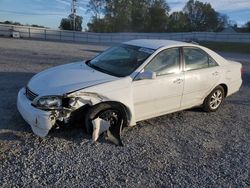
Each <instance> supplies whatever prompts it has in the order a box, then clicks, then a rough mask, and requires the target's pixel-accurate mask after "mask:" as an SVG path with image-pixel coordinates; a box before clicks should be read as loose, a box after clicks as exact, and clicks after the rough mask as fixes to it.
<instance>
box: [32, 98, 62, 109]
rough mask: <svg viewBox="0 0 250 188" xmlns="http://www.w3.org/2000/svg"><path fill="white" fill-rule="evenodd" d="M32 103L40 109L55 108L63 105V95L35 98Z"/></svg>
mask: <svg viewBox="0 0 250 188" xmlns="http://www.w3.org/2000/svg"><path fill="white" fill-rule="evenodd" d="M32 104H33V105H34V106H35V107H37V108H40V109H44V110H53V109H60V108H61V107H62V97H60V96H43V97H37V98H36V99H34V101H33V102H32Z"/></svg>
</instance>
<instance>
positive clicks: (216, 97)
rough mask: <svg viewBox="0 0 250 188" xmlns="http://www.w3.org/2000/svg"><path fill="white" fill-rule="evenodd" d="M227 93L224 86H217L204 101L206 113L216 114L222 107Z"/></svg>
mask: <svg viewBox="0 0 250 188" xmlns="http://www.w3.org/2000/svg"><path fill="white" fill-rule="evenodd" d="M224 97H225V92H224V89H223V87H222V86H217V87H216V88H215V89H214V90H213V91H212V92H211V93H210V94H209V95H208V96H207V97H206V99H205V100H204V103H203V110H204V111H206V112H215V111H216V110H218V108H219V107H220V106H221V103H222V101H223V100H224Z"/></svg>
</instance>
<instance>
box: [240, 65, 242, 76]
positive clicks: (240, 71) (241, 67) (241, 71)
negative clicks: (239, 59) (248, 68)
mask: <svg viewBox="0 0 250 188" xmlns="http://www.w3.org/2000/svg"><path fill="white" fill-rule="evenodd" d="M240 73H241V76H242V75H243V67H241V68H240Z"/></svg>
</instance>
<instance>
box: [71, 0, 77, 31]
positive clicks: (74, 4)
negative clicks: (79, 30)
mask: <svg viewBox="0 0 250 188" xmlns="http://www.w3.org/2000/svg"><path fill="white" fill-rule="evenodd" d="M76 1H77V0H72V5H71V14H73V30H74V31H75V30H76Z"/></svg>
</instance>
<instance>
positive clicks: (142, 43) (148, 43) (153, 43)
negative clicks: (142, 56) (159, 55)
mask: <svg viewBox="0 0 250 188" xmlns="http://www.w3.org/2000/svg"><path fill="white" fill-rule="evenodd" d="M123 44H128V45H133V46H139V47H143V48H150V49H154V50H157V49H159V48H161V47H174V46H196V45H193V44H190V43H186V42H180V41H174V40H158V39H138V40H131V41H128V42H124V43H123Z"/></svg>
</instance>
